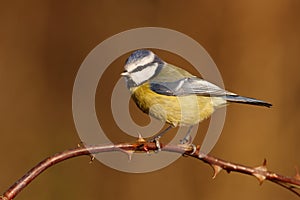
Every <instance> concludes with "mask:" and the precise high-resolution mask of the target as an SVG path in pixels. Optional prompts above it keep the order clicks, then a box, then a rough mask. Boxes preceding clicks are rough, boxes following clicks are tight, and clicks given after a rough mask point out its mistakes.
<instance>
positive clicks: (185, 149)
mask: <svg viewBox="0 0 300 200" xmlns="http://www.w3.org/2000/svg"><path fill="white" fill-rule="evenodd" d="M199 149H200V146H199V145H198V146H195V145H193V144H186V145H164V144H162V143H158V142H146V141H145V140H143V139H142V138H139V139H138V140H137V141H136V142H133V143H120V144H115V145H113V144H112V145H95V146H86V147H81V146H79V147H77V148H74V149H70V150H66V151H63V152H61V153H57V154H55V155H53V156H50V157H48V158H46V159H44V160H43V161H41V162H40V163H38V164H37V165H36V166H35V167H33V168H32V169H31V170H29V171H28V172H27V173H26V174H25V175H24V176H23V177H21V178H20V179H19V180H18V181H16V182H15V183H14V184H13V185H12V186H11V187H10V188H9V189H7V190H6V191H5V192H4V193H3V195H2V196H1V197H0V200H10V199H13V198H15V197H16V196H17V195H18V194H19V193H20V192H21V191H22V190H23V189H24V188H25V187H26V186H27V185H28V184H29V183H30V182H31V181H33V180H34V179H35V178H36V177H37V176H38V175H40V174H41V173H42V172H43V171H45V170H46V169H47V168H49V167H51V166H53V165H55V164H57V163H59V162H62V161H64V160H67V159H70V158H73V157H77V156H82V155H89V156H92V155H93V154H98V153H104V152H112V151H122V152H125V153H127V154H128V155H129V156H131V155H132V154H133V153H149V152H153V151H155V152H158V151H167V152H173V153H180V154H183V155H185V156H189V157H193V158H196V159H198V160H201V161H203V162H204V163H207V164H209V165H210V166H211V167H212V168H213V170H214V175H213V178H215V177H216V176H217V174H218V173H219V172H220V171H222V169H224V170H226V171H227V172H232V171H233V172H238V173H243V174H248V175H250V176H254V177H256V178H257V179H258V181H259V183H260V184H262V183H263V181H265V180H268V181H271V182H273V183H276V184H278V185H279V186H282V187H284V188H286V189H288V190H290V191H291V192H293V193H295V194H296V195H297V196H299V197H300V192H299V189H300V175H299V173H298V171H297V173H296V175H295V177H287V176H283V175H280V174H277V173H274V172H271V171H268V170H267V167H266V160H264V162H263V164H262V165H261V166H258V167H248V166H244V165H240V164H237V163H232V162H228V161H225V160H222V159H219V158H216V157H214V156H211V155H206V154H203V153H201V152H200V151H199ZM158 153H159V152H158ZM92 158H93V156H92Z"/></svg>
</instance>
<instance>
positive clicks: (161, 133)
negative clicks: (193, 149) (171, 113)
mask: <svg viewBox="0 0 300 200" xmlns="http://www.w3.org/2000/svg"><path fill="white" fill-rule="evenodd" d="M171 128H172V126H171V125H170V126H168V127H167V128H166V129H164V130H163V131H161V132H160V133H158V134H156V135H155V136H154V137H153V138H151V139H150V140H149V141H150V142H153V141H157V140H159V139H160V138H161V137H162V136H164V135H165V134H166V133H167V132H168V131H169V130H170V129H171Z"/></svg>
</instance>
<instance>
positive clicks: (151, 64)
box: [121, 49, 164, 88]
mask: <svg viewBox="0 0 300 200" xmlns="http://www.w3.org/2000/svg"><path fill="white" fill-rule="evenodd" d="M163 65H164V61H163V60H161V59H160V58H159V57H158V56H157V55H155V54H154V53H153V52H152V51H149V50H146V49H139V50H137V51H135V52H133V53H132V54H131V55H130V56H129V57H128V59H127V60H126V63H125V67H124V68H125V71H124V72H123V73H121V75H122V76H124V77H125V79H126V82H127V87H128V88H131V87H136V86H139V85H141V84H143V83H145V82H146V81H148V80H150V79H151V78H153V77H155V76H156V75H157V74H158V73H159V72H160V70H161V68H162V67H163Z"/></svg>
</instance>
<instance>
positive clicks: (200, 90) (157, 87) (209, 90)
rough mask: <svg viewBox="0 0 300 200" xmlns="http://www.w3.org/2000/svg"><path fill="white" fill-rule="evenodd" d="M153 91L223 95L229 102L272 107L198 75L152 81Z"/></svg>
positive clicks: (171, 93)
mask: <svg viewBox="0 0 300 200" xmlns="http://www.w3.org/2000/svg"><path fill="white" fill-rule="evenodd" d="M150 88H151V90H152V91H154V92H156V93H158V94H162V95H167V96H185V95H192V94H194V95H199V96H211V97H222V98H224V99H225V100H226V101H229V102H237V103H245V104H252V105H260V106H266V107H270V106H272V104H270V103H267V102H265V101H261V100H258V99H254V98H249V97H243V96H239V95H237V94H235V93H232V92H228V91H226V90H224V89H222V88H220V87H218V86H216V85H214V84H212V83H210V82H208V81H205V80H203V79H200V78H197V77H188V78H182V79H180V80H178V81H174V82H150Z"/></svg>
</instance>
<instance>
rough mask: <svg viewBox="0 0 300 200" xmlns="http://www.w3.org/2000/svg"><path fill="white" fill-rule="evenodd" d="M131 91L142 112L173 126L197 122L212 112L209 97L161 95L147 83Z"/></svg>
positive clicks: (211, 103)
mask: <svg viewBox="0 0 300 200" xmlns="http://www.w3.org/2000/svg"><path fill="white" fill-rule="evenodd" d="M131 93H132V98H133V100H134V102H135V103H136V105H137V106H138V107H139V108H140V109H141V110H142V111H143V112H145V113H147V114H150V115H151V116H153V117H155V118H157V119H159V120H161V121H164V122H167V123H169V124H171V125H172V126H174V127H176V126H178V125H179V126H190V125H194V124H197V123H199V122H200V121H202V120H203V119H205V118H207V117H209V116H210V115H211V114H212V113H213V112H214V107H213V102H212V99H211V98H210V97H204V96H196V95H187V96H180V97H176V96H166V95H161V94H157V93H155V92H153V91H152V90H151V89H150V87H149V84H148V83H144V84H143V85H141V86H139V87H135V88H131Z"/></svg>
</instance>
